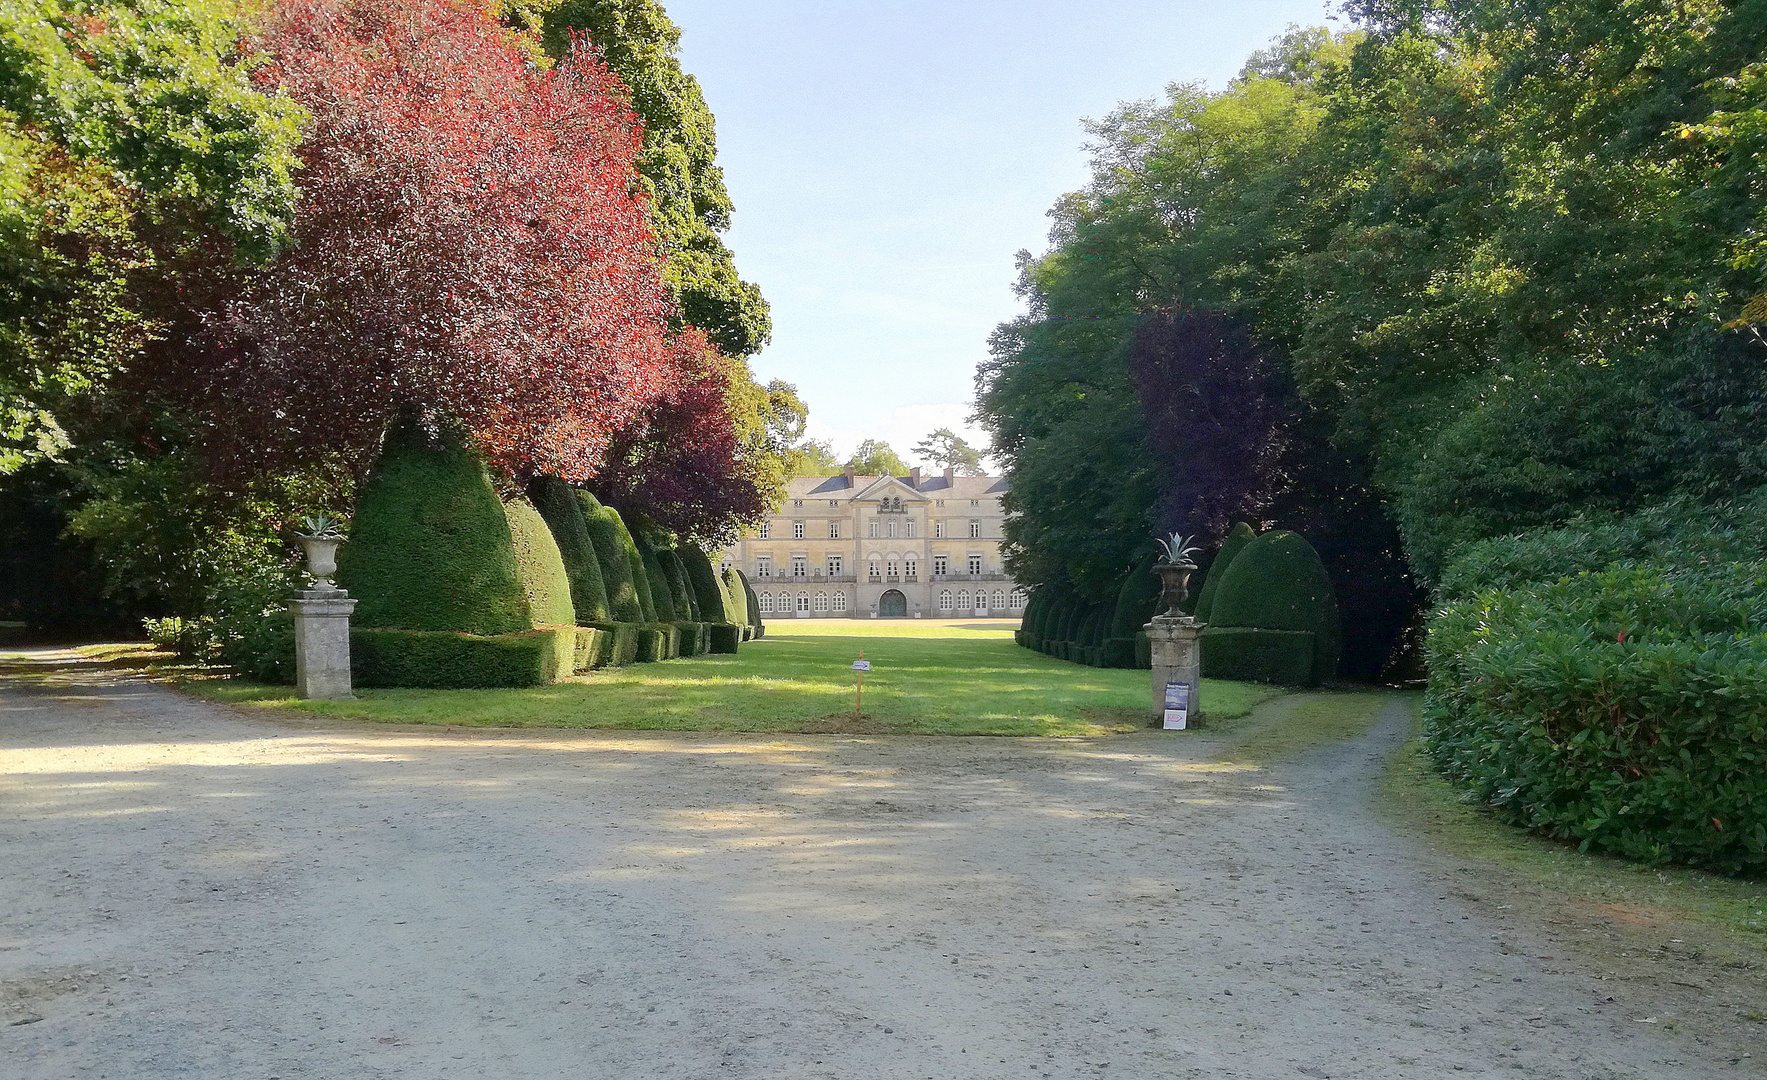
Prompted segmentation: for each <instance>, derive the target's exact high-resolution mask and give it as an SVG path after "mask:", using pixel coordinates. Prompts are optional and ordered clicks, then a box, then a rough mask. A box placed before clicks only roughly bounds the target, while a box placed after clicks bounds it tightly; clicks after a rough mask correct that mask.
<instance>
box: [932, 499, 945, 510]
mask: <svg viewBox="0 0 1767 1080" xmlns="http://www.w3.org/2000/svg"><path fill="white" fill-rule="evenodd" d="M933 505H934V506H936V507H938V508H940V509H941V510H942V509H944V507H945V500H944V499H934V500H933Z"/></svg>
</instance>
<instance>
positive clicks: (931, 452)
mask: <svg viewBox="0 0 1767 1080" xmlns="http://www.w3.org/2000/svg"><path fill="white" fill-rule="evenodd" d="M914 455H915V457H917V458H919V459H920V460H921V461H924V462H926V463H928V464H929V465H932V466H933V467H934V468H938V469H954V470H956V472H957V475H959V476H980V475H982V452H981V451H980V450H977V449H976V448H975V447H973V446H971V445H969V443H968V442H967V441H965V440H964V438H963V437H962V436H961V435H959V434H957V433H956V432H955V431H952V430H951V429H950V428H939V429H937V430H935V431H934V432H933V433H932V434H930V435H928V436H927V437H926V438H924V439H922V440H920V441H919V442H917V443H915V444H914Z"/></svg>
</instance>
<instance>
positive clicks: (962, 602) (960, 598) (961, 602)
mask: <svg viewBox="0 0 1767 1080" xmlns="http://www.w3.org/2000/svg"><path fill="white" fill-rule="evenodd" d="M969 609H970V608H969V590H968V589H962V590H960V591H959V592H958V593H957V610H958V611H968V610H969Z"/></svg>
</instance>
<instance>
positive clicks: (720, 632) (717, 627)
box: [707, 623, 743, 653]
mask: <svg viewBox="0 0 1767 1080" xmlns="http://www.w3.org/2000/svg"><path fill="white" fill-rule="evenodd" d="M707 630H708V631H709V633H708V639H709V640H708V644H709V646H710V647H709V649H708V651H709V652H714V653H734V652H735V651H736V647H737V646H738V645H739V644H741V643H742V630H743V628H742V627H740V626H737V625H736V624H735V623H712V624H711V625H710V626H709V627H707Z"/></svg>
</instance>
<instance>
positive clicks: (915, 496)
mask: <svg viewBox="0 0 1767 1080" xmlns="http://www.w3.org/2000/svg"><path fill="white" fill-rule="evenodd" d="M1005 491H1006V481H1005V480H1002V479H1001V478H1000V477H997V476H955V475H953V474H952V471H951V470H950V469H947V470H945V473H944V475H942V476H939V475H932V476H923V475H922V474H921V470H919V469H913V470H911V471H910V472H909V474H908V475H907V476H855V475H854V474H853V473H851V472H848V473H845V474H843V475H840V476H800V477H798V478H796V479H794V480H792V481H790V482H789V484H788V486H787V492H786V498H785V501H784V502H783V503H782V504H781V505H780V507H779V509H778V510H777V511H775V512H774V513H773V514H772V515H771V516H770V517H768V518H767V520H766V521H765V522H763V523H762V524H761V525H760V527H759V528H756V529H752V530H750V531H749V532H747V533H745V534H744V535H743V537H742V539H740V540H738V541H737V542H736V543H735V544H733V545H731V546H730V547H729V548H728V549H726V550H725V552H724V555H723V561H724V564H725V565H727V566H729V565H734V566H736V567H738V568H740V569H741V570H742V572H743V573H745V574H747V575H748V578H749V584H751V585H752V586H754V590H755V596H756V597H757V598H758V599H759V601H760V605H761V614H762V615H764V616H771V617H773V618H776V619H777V618H801V619H809V618H886V619H887V618H925V619H940V618H945V619H951V618H970V617H974V616H1018V615H1022V614H1023V613H1024V608H1025V591H1024V590H1023V589H1021V588H1019V587H1018V585H1017V584H1016V583H1014V582H1013V580H1012V579H1011V578H1010V577H1008V576H1007V575H1006V569H1005V567H1004V566H1002V565H1001V562H1000V540H1001V535H1000V515H1001V511H1000V496H1001V495H1002V494H1003V493H1005Z"/></svg>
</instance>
